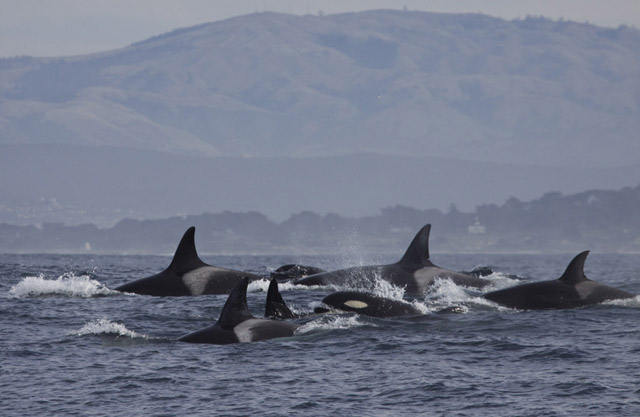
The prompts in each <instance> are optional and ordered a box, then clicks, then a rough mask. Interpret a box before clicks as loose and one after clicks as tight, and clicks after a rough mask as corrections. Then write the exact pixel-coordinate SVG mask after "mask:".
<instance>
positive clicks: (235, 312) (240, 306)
mask: <svg viewBox="0 0 640 417" xmlns="http://www.w3.org/2000/svg"><path fill="white" fill-rule="evenodd" d="M248 285H249V277H243V278H242V279H241V280H240V282H238V284H236V286H235V287H234V288H233V290H231V294H229V298H227V302H226V303H224V307H222V312H221V313H220V318H219V319H218V322H217V324H218V325H219V326H220V327H222V328H224V329H227V330H230V329H233V328H234V327H236V326H237V325H238V324H240V323H242V322H243V321H246V320H249V319H250V318H252V317H253V316H252V315H251V312H250V311H249V306H248V305H247V286H248Z"/></svg>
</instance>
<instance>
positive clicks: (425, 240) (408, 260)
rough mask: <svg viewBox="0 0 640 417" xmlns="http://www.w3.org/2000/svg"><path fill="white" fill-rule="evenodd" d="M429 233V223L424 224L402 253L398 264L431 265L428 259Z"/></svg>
mask: <svg viewBox="0 0 640 417" xmlns="http://www.w3.org/2000/svg"><path fill="white" fill-rule="evenodd" d="M430 233H431V224H427V225H426V226H424V227H423V228H422V229H420V231H419V232H418V234H416V237H414V238H413V240H412V241H411V244H410V245H409V247H408V248H407V251H406V252H405V253H404V256H403V257H402V259H400V261H399V262H398V263H399V264H407V265H415V266H428V265H431V261H429V234H430Z"/></svg>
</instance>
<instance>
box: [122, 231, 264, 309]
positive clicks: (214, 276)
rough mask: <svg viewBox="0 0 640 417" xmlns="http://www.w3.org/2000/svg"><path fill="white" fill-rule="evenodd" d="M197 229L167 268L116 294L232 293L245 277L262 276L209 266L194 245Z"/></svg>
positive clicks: (125, 285)
mask: <svg viewBox="0 0 640 417" xmlns="http://www.w3.org/2000/svg"><path fill="white" fill-rule="evenodd" d="M195 232H196V228H195V227H190V228H189V229H187V231H186V232H185V233H184V235H183V236H182V240H180V244H179V245H178V248H177V249H176V252H175V254H174V256H173V260H172V261H171V264H170V265H169V267H167V269H165V270H164V271H162V272H160V273H158V274H155V275H152V276H150V277H146V278H141V279H138V280H135V281H132V282H129V283H126V284H123V285H120V286H119V287H116V288H115V290H116V291H121V292H127V293H133V294H139V295H153V296H161V297H162V296H164V297H167V296H169V297H170V296H188V295H204V294H229V292H231V290H232V289H233V288H234V287H235V286H236V284H238V282H239V281H240V280H241V279H242V278H243V277H245V276H247V277H249V278H250V280H252V281H253V280H257V279H260V278H261V277H260V276H258V275H255V274H249V273H247V272H242V271H235V270H232V269H225V268H220V267H217V266H213V265H208V264H206V263H204V262H202V260H201V259H200V258H199V257H198V253H197V251H196V245H195V239H194V238H195Z"/></svg>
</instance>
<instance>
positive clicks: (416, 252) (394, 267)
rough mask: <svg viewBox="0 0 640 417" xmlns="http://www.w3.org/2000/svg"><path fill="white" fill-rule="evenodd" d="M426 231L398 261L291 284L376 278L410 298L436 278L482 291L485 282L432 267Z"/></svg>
mask: <svg viewBox="0 0 640 417" xmlns="http://www.w3.org/2000/svg"><path fill="white" fill-rule="evenodd" d="M430 231H431V225H430V224H428V225H426V226H424V227H423V228H422V229H420V231H419V232H418V234H416V236H415V237H414V238H413V241H412V242H411V244H410V245H409V248H408V249H407V251H406V252H405V254H404V256H403V257H402V259H401V260H400V261H398V262H396V263H394V264H389V265H368V266H357V267H351V268H345V269H339V270H337V271H331V272H324V273H320V274H315V275H311V276H308V277H306V278H302V279H299V280H296V281H294V282H295V284H299V285H349V284H352V285H358V284H363V283H366V282H372V281H373V280H374V279H376V277H378V278H381V279H384V280H386V281H389V282H390V283H392V284H394V285H396V286H399V287H405V291H406V293H408V294H414V295H416V294H417V295H419V294H422V293H424V291H425V290H426V289H427V288H428V287H429V286H430V285H432V284H433V283H434V281H435V279H436V278H443V279H447V278H448V279H451V280H452V281H453V282H454V283H455V284H457V285H461V286H464V287H474V288H482V287H484V286H486V285H488V284H489V281H487V280H485V279H482V278H478V277H474V276H471V275H466V274H461V273H458V272H454V271H450V270H447V269H444V268H440V267H439V266H436V265H434V264H433V263H432V262H431V261H430V259H429V233H430Z"/></svg>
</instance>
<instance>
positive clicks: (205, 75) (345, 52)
mask: <svg viewBox="0 0 640 417" xmlns="http://www.w3.org/2000/svg"><path fill="white" fill-rule="evenodd" d="M639 41H640V31H638V30H635V29H631V28H626V27H621V28H618V29H607V28H599V27H597V26H592V25H588V24H582V23H574V22H556V21H551V20H548V19H542V18H528V19H524V20H519V21H506V20H502V19H498V18H493V17H488V16H484V15H479V14H464V15H455V14H435V13H425V12H403V11H370V12H359V13H346V14H339V15H328V16H323V17H317V16H291V15H284V14H277V13H259V14H252V15H245V16H240V17H235V18H231V19H227V20H224V21H221V22H213V23H205V24H202V25H198V26H196V27H191V28H181V29H177V30H175V31H173V32H169V33H166V34H162V35H159V36H156V37H152V38H150V39H147V40H143V41H141V42H137V43H134V44H132V45H130V46H128V47H125V48H121V49H117V50H112V51H106V52H103V53H97V54H91V55H86V56H74V57H64V58H43V59H38V58H28V59H27V58H25V59H23V60H22V61H21V60H20V59H17V60H16V59H14V60H13V61H11V63H9V61H8V60H0V80H1V81H2V82H1V83H0V115H1V116H0V133H1V137H2V138H3V139H2V143H42V142H55V143H70V144H79V145H87V144H89V145H91V144H93V146H122V147H130V148H135V149H154V150H161V151H165V152H174V153H176V152H177V153H187V154H198V155H208V156H212V157H216V156H242V155H253V156H278V155H286V156H299V157H311V156H319V155H325V156H336V155H341V154H350V153H358V152H375V153H381V154H396V155H421V156H442V157H452V158H459V159H469V160H484V161H492V162H496V160H497V159H496V157H495V155H496V154H500V158H502V159H503V160H511V161H514V162H516V163H523V162H527V161H530V160H534V161H536V163H539V164H544V165H556V166H558V165H562V164H572V165H574V166H579V165H582V166H586V165H599V166H605V165H606V166H615V165H620V164H625V163H632V162H633V161H632V158H631V157H630V156H627V155H629V154H632V153H633V152H635V151H638V152H640V148H639V147H640V145H638V144H637V141H635V132H637V131H638V128H640V122H638V120H640V117H638V115H639V107H640V106H639V105H638V100H639V99H638V97H640V82H639V76H638V74H640V53H639V52H637V50H636V49H637V48H632V45H637V43H638V42H639ZM634 42H635V43H634ZM2 61H4V63H2ZM20 62H22V66H21V64H20ZM7 67H10V68H7ZM603 138H606V142H607V146H603V143H602V142H603V141H605V139H603ZM632 139H633V140H632ZM631 151H633V152H631ZM636 154H637V153H636ZM559 155H564V156H563V157H559Z"/></svg>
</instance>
